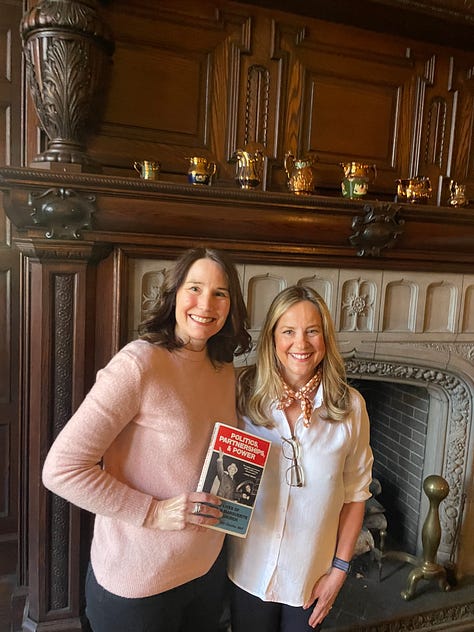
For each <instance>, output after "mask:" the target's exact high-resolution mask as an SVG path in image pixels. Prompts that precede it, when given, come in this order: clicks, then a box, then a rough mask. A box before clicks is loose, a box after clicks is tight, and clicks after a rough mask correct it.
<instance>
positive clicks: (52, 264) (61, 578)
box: [16, 238, 108, 632]
mask: <svg viewBox="0 0 474 632" xmlns="http://www.w3.org/2000/svg"><path fill="white" fill-rule="evenodd" d="M16 243H17V245H18V248H19V249H20V250H21V251H22V253H23V254H24V257H25V288H24V289H25V296H24V315H23V318H24V321H25V322H26V323H28V329H25V330H24V340H23V352H24V364H25V370H26V372H27V374H28V376H29V380H28V384H27V386H28V390H27V392H25V405H26V406H27V407H28V409H27V411H26V412H25V419H24V421H25V424H26V427H25V430H24V432H25V436H26V437H27V440H28V449H27V452H28V472H27V475H28V500H27V503H26V506H27V508H28V533H27V540H25V541H24V542H23V545H24V546H27V547H28V562H29V572H28V587H29V592H28V612H27V616H26V618H25V621H24V624H23V629H24V630H31V631H32V630H38V629H41V630H44V631H47V630H62V631H64V632H69V631H71V632H72V631H73V630H81V622H80V612H81V607H82V604H81V599H80V594H81V592H82V587H81V586H80V585H79V578H80V576H81V574H83V572H82V573H81V570H82V571H83V569H81V564H82V563H83V561H84V559H85V556H84V553H83V547H84V546H88V542H89V538H88V536H89V531H88V530H87V529H86V526H85V522H84V521H83V520H82V519H81V512H80V510H79V509H78V508H77V507H74V506H72V505H70V504H69V503H67V502H66V501H65V500H64V499H61V498H59V497H57V496H55V495H54V494H50V493H49V492H47V490H46V489H45V488H44V487H43V486H42V483H41V471H42V467H43V463H44V459H45V457H46V454H47V452H48V450H49V447H50V445H51V443H52V441H53V440H54V438H55V436H56V435H57V434H58V433H59V431H60V430H61V429H62V427H63V426H64V424H65V423H66V422H67V421H68V419H69V418H70V416H71V415H72V413H73V412H74V410H75V409H76V408H77V406H78V405H79V404H80V402H81V401H82V399H83V398H84V395H85V392H86V385H87V384H88V383H90V376H89V375H88V369H89V367H90V365H91V360H90V357H91V355H92V357H93V356H94V347H93V344H91V342H92V343H93V340H94V337H93V333H94V331H93V330H94V317H93V314H91V313H90V310H91V307H94V310H95V287H96V284H95V282H94V273H93V271H91V268H92V269H93V268H94V266H95V263H96V262H97V260H98V259H100V258H101V257H102V256H103V254H104V251H105V252H107V251H108V249H107V248H106V249H104V248H102V247H101V246H96V245H94V244H91V243H87V242H84V241H82V242H72V243H68V242H58V241H56V242H55V241H48V240H46V239H42V238H39V239H35V240H32V239H29V238H24V239H18V240H17V242H16ZM84 529H86V534H87V537H85V538H83V537H82V532H83V530H84Z"/></svg>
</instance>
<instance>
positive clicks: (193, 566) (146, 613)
mask: <svg viewBox="0 0 474 632" xmlns="http://www.w3.org/2000/svg"><path fill="white" fill-rule="evenodd" d="M246 321H247V316H246V309H245V304H244V301H243V298H242V294H241V291H240V285H239V279H238V275H237V272H236V270H235V268H234V266H233V265H232V264H231V263H230V262H229V261H228V260H227V258H226V257H225V256H224V255H223V254H222V253H220V252H218V251H214V250H208V249H195V250H190V251H186V252H185V253H184V254H183V255H182V256H181V258H180V259H179V260H178V261H177V263H176V265H175V266H174V267H173V269H171V270H169V271H168V273H167V275H166V278H165V280H164V283H163V286H162V288H161V292H160V297H159V299H158V301H157V304H156V306H155V309H154V310H153V313H152V314H151V316H150V318H149V319H148V320H147V321H145V322H144V323H142V325H141V326H140V335H141V339H140V340H135V341H133V342H131V343H129V344H128V345H126V346H125V347H124V348H123V349H122V350H121V351H119V352H118V353H117V354H116V355H115V356H114V357H113V358H112V360H111V361H110V362H109V364H108V365H107V366H106V367H105V368H104V369H102V370H101V371H99V372H98V374H97V380H96V383H95V384H94V386H93V387H92V389H91V390H90V392H89V393H88V395H87V396H86V398H85V400H84V402H83V403H82V405H81V406H80V407H79V409H78V410H77V412H76V413H75V414H74V416H73V417H72V418H71V420H70V421H69V422H68V423H67V425H66V426H65V427H64V429H63V430H62V431H61V433H60V434H59V435H58V437H57V439H56V440H55V442H54V444H53V446H52V447H51V450H50V452H49V454H48V456H47V458H46V461H45V464H44V469H43V482H44V484H45V486H46V487H47V488H48V489H50V490H51V491H53V492H54V493H56V494H58V495H60V496H62V497H64V498H66V499H67V500H69V501H70V502H72V503H74V504H76V505H78V506H79V507H82V508H83V509H86V510H88V511H90V512H93V513H94V514H96V517H95V525H94V536H93V541H92V547H91V564H90V567H89V571H88V574H87V580H86V601H87V607H86V614H87V616H88V619H89V621H90V623H91V626H92V628H93V630H94V632H185V631H186V632H187V631H191V630H192V631H193V632H198V631H202V632H212V631H213V630H217V629H218V620H219V615H220V609H221V594H222V590H223V587H224V585H225V579H224V578H225V563H224V560H223V559H222V557H223V556H222V553H221V549H222V544H223V535H222V534H221V532H219V531H216V530H213V529H208V528H205V526H204V525H214V524H216V523H217V522H218V519H219V517H220V516H221V512H220V510H219V508H218V505H219V499H218V498H216V497H215V496H213V495H211V494H207V493H204V492H196V491H194V490H195V489H196V485H197V482H198V478H199V474H200V471H201V468H202V464H203V461H204V457H205V454H206V450H207V446H208V442H209V439H210V436H211V432H212V428H213V425H214V422H216V421H224V422H226V423H230V424H237V418H236V412H235V383H234V370H233V366H232V359H233V356H234V355H237V354H240V353H244V352H246V351H248V350H249V347H250V336H249V334H248V333H247V331H246V329H245V325H246ZM202 503H210V504H211V505H213V506H212V507H209V506H208V505H206V508H205V513H204V512H203V505H202Z"/></svg>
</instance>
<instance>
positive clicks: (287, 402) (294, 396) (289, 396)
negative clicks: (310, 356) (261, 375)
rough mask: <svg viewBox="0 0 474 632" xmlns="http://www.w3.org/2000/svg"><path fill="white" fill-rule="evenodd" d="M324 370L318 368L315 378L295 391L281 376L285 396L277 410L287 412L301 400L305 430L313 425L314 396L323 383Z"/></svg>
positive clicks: (279, 400)
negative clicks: (286, 409)
mask: <svg viewBox="0 0 474 632" xmlns="http://www.w3.org/2000/svg"><path fill="white" fill-rule="evenodd" d="M321 376H322V368H321V366H318V368H317V370H316V373H315V374H314V375H313V377H312V378H311V379H310V380H309V381H308V382H306V384H305V385H304V386H302V387H301V388H299V389H298V390H297V391H294V390H293V389H292V388H290V387H289V386H288V384H287V383H286V382H285V380H284V379H283V378H282V377H281V375H280V380H281V385H282V387H283V395H282V396H281V397H280V398H279V399H278V404H277V409H278V410H285V408H288V407H289V406H291V404H293V402H296V401H298V400H299V402H300V405H301V412H302V413H303V424H304V427H305V428H309V425H310V424H311V414H312V412H313V395H314V393H315V392H316V390H317V389H318V386H319V385H320V383H321Z"/></svg>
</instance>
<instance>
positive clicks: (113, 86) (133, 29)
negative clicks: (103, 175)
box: [89, 3, 249, 182]
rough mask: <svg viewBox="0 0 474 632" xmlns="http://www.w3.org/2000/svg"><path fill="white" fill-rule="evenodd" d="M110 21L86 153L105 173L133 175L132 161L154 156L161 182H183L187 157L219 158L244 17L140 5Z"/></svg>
mask: <svg viewBox="0 0 474 632" xmlns="http://www.w3.org/2000/svg"><path fill="white" fill-rule="evenodd" d="M165 4H166V3H165ZM181 4H182V3H181ZM114 9H115V5H114ZM107 19H108V21H109V24H110V26H111V28H112V31H113V34H114V37H115V43H116V51H115V56H114V61H113V66H112V69H111V76H110V81H109V86H108V93H107V96H106V99H105V112H104V116H103V121H102V123H101V125H100V128H99V130H98V134H97V136H96V137H95V138H93V139H92V140H91V143H90V145H89V150H90V153H91V155H94V157H95V158H96V159H97V160H99V161H100V162H101V163H102V164H103V165H104V166H105V171H106V172H108V173H112V174H116V175H128V176H133V175H135V176H137V174H136V173H135V172H134V170H133V162H134V160H141V159H144V158H149V159H150V158H151V159H155V160H159V161H160V162H161V163H162V176H161V177H162V179H165V180H172V181H173V180H174V181H179V182H186V176H187V169H188V165H189V161H188V160H187V158H188V157H189V156H195V155H205V156H208V157H210V158H212V159H218V161H219V162H220V163H222V162H223V159H224V155H223V151H222V148H221V146H222V135H223V133H224V132H223V130H227V112H228V111H229V108H230V107H231V105H232V103H231V102H230V100H229V97H228V95H229V94H232V91H233V92H234V94H238V92H239V86H240V83H239V81H238V77H236V76H234V75H233V74H232V73H235V68H236V67H237V69H238V60H239V57H240V55H241V54H242V53H243V52H246V51H247V49H248V41H249V34H248V33H249V24H248V22H247V18H246V16H245V15H243V16H241V15H235V14H233V13H226V12H220V11H217V10H216V8H215V7H214V11H213V13H212V16H210V15H207V14H205V16H204V17H203V16H199V17H197V16H196V15H193V12H192V11H191V12H190V13H188V14H187V15H184V14H182V13H180V12H178V13H175V12H173V11H171V10H168V9H167V8H166V6H165V9H163V8H162V7H157V6H156V5H155V4H148V5H147V4H146V3H143V4H141V5H134V6H130V5H125V6H123V10H122V7H121V10H120V11H116V10H114V11H111V12H110V13H108V14H107ZM238 74H239V73H238V72H237V75H238ZM223 88H225V90H224V91H223ZM214 92H215V94H214ZM215 98H216V99H217V103H216V102H215V101H214V99H215ZM213 135H214V136H215V137H216V138H214V137H213ZM217 143H219V146H217ZM227 153H228V151H227ZM225 158H226V159H228V156H225ZM232 173H233V171H232ZM218 175H219V174H218ZM137 177H138V176H137Z"/></svg>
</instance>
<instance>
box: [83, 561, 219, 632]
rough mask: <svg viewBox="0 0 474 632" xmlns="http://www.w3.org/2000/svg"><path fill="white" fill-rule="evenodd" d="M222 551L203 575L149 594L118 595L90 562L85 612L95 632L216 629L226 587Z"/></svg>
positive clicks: (204, 631) (209, 631)
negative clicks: (97, 575) (102, 581)
mask: <svg viewBox="0 0 474 632" xmlns="http://www.w3.org/2000/svg"><path fill="white" fill-rule="evenodd" d="M227 586H228V584H227V578H226V572H225V554H224V551H222V552H221V554H220V555H219V557H218V558H217V560H216V562H215V563H214V565H213V566H212V568H211V569H210V570H209V572H208V573H206V575H203V576H202V577H199V578H198V579H194V580H192V581H190V582H188V583H186V584H183V585H182V586H177V587H176V588H172V589H171V590H167V591H165V592H163V593H160V594H158V595H153V596H151V597H142V598H138V599H135V598H132V599H128V598H125V597H119V596H118V595H114V594H113V593H110V592H108V591H107V590H105V588H102V586H101V585H100V584H99V583H98V582H97V580H96V578H95V575H94V571H93V570H92V567H91V566H90V565H89V569H88V572H87V577H86V604H87V605H86V616H87V618H88V620H89V623H90V625H91V628H92V630H93V631H94V632H218V630H219V620H220V618H221V615H222V611H223V602H224V592H225V590H226V588H227Z"/></svg>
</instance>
